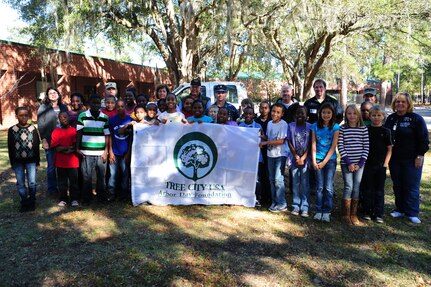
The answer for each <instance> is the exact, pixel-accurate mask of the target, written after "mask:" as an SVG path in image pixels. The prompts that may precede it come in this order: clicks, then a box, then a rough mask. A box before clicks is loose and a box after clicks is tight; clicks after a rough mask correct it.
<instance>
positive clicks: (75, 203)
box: [71, 200, 79, 207]
mask: <svg viewBox="0 0 431 287" xmlns="http://www.w3.org/2000/svg"><path fill="white" fill-rule="evenodd" d="M71 205H72V206H73V207H78V206H79V202H78V201H77V200H73V201H72V204H71Z"/></svg>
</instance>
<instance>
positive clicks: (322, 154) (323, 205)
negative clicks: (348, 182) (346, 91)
mask: <svg viewBox="0 0 431 287" xmlns="http://www.w3.org/2000/svg"><path fill="white" fill-rule="evenodd" d="M335 121H336V114H335V109H334V106H333V105H332V104H331V103H323V104H322V106H321V107H320V109H319V111H318V120H317V122H316V123H314V124H313V125H312V126H311V131H312V132H311V153H312V162H313V168H314V170H315V174H316V214H315V216H314V219H315V220H322V221H325V222H330V220H331V219H330V216H331V209H332V197H333V195H334V175H335V169H336V167H337V154H336V153H335V148H336V147H337V142H338V135H339V133H340V127H339V126H338V124H337V123H336V122H335Z"/></svg>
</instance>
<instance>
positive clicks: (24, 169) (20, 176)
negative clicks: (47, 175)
mask: <svg viewBox="0 0 431 287" xmlns="http://www.w3.org/2000/svg"><path fill="white" fill-rule="evenodd" d="M12 169H13V170H14V171H15V177H16V187H17V189H18V193H19V196H20V197H21V203H22V202H24V201H26V200H27V198H29V199H30V200H31V201H34V200H35V199H36V163H35V162H32V163H15V164H14V165H13V166H12ZM26 178H27V185H28V192H27V188H26V185H25V179H26Z"/></svg>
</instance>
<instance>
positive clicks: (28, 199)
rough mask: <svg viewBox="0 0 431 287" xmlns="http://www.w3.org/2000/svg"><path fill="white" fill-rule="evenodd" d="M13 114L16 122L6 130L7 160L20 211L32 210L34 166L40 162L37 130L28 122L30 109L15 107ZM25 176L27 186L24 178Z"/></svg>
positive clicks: (34, 181)
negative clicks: (18, 199) (14, 182)
mask: <svg viewBox="0 0 431 287" xmlns="http://www.w3.org/2000/svg"><path fill="white" fill-rule="evenodd" d="M15 115H16V117H17V119H18V123H17V124H16V125H14V126H12V127H10V128H9V130H8V136H7V144H8V152H9V161H10V164H11V166H12V169H13V171H14V172H15V177H16V187H17V189H18V193H19V196H20V197H21V206H20V212H26V211H33V210H34V209H35V201H36V166H38V165H39V162H40V154H39V146H40V139H39V132H38V131H37V129H36V127H35V126H34V125H31V124H29V123H28V119H29V117H30V111H29V110H28V108H27V107H17V108H16V109H15ZM26 178H27V187H28V190H27V189H26V186H25V179H26Z"/></svg>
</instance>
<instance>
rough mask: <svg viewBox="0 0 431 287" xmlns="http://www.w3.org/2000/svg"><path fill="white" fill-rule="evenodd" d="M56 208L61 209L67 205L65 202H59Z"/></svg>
mask: <svg viewBox="0 0 431 287" xmlns="http://www.w3.org/2000/svg"><path fill="white" fill-rule="evenodd" d="M57 205H58V206H61V207H65V206H66V205H67V203H66V201H63V200H62V201H60V202H59V203H58V204H57Z"/></svg>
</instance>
